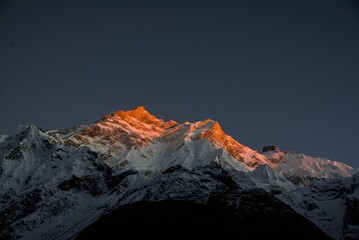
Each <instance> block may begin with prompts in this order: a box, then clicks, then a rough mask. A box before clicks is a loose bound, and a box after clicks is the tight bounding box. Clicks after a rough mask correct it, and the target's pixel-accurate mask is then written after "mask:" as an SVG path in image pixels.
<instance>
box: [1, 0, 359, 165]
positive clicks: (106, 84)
mask: <svg viewBox="0 0 359 240" xmlns="http://www.w3.org/2000/svg"><path fill="white" fill-rule="evenodd" d="M358 89H359V1H356V0H301V1H291V0H282V1H279V0H272V1H268V0H261V1H256V0H246V1H234V0H233V1H226V0H220V1H210V0H203V1H186V0H181V1H168V0H167V1H156V0H154V1H136V0H131V1H126V0H121V1H117V0H116V1H115V0H113V1H111V0H108V1H100V0H99V1H94V0H86V1H85V0H78V1H72V0H62V1H56V0H52V1H45V0H36V1H35V0H34V1H32V0H23V1H4V0H2V1H0V134H11V133H13V132H14V131H15V130H16V128H17V126H18V125H19V124H35V125H39V126H41V127H43V128H45V129H61V128H67V127H71V126H74V125H77V124H80V123H83V124H84V123H91V122H93V121H95V120H98V119H100V118H101V117H102V116H104V115H106V114H108V113H111V112H114V111H117V110H120V109H132V108H135V107H136V106H138V105H144V106H145V107H146V108H147V109H148V111H149V112H151V113H152V114H154V115H155V116H157V117H160V118H163V119H165V120H169V119H174V120H176V121H178V122H184V121H197V120H204V119H207V118H211V119H214V120H217V121H219V122H220V124H221V126H222V128H223V130H224V131H225V132H227V133H228V134H230V135H232V136H233V137H234V138H235V139H237V140H238V141H239V142H241V143H243V144H245V145H247V146H250V147H252V148H254V149H257V150H259V149H261V147H262V146H263V145H265V144H277V145H278V146H279V147H280V148H282V149H286V150H291V151H295V152H304V153H306V154H308V155H312V156H322V157H327V158H331V159H334V160H338V161H343V162H345V163H348V164H351V165H353V166H354V167H359V157H358V144H359V94H358Z"/></svg>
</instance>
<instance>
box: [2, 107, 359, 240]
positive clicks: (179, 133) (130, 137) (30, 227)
mask: <svg viewBox="0 0 359 240" xmlns="http://www.w3.org/2000/svg"><path fill="white" fill-rule="evenodd" d="M264 150H265V151H264V153H263V154H261V153H258V152H257V151H255V150H253V149H251V148H249V147H247V146H245V145H243V144H241V143H239V142H237V141H236V140H235V139H233V138H232V137H231V136H229V135H227V134H226V133H225V132H224V131H223V129H222V128H221V126H220V125H219V123H218V122H216V121H213V120H210V119H207V120H204V121H198V122H193V123H190V122H185V123H177V122H175V121H164V120H162V119H158V118H156V117H155V116H153V115H152V114H150V113H149V112H148V111H147V110H146V109H145V108H144V107H142V106H141V107H138V108H136V109H134V110H131V111H118V112H115V113H113V114H109V115H107V116H105V117H103V118H102V119H100V120H99V121H97V122H95V123H93V124H90V125H79V126H75V127H71V128H68V129H64V130H50V131H46V130H43V129H41V128H39V127H37V126H32V125H29V126H25V125H23V126H19V128H18V129H17V130H16V131H15V133H14V134H12V135H10V136H3V137H1V138H0V238H1V239H17V238H19V239H72V238H74V237H78V238H79V239H81V238H82V239H83V238H88V236H89V235H88V234H89V233H90V236H99V235H96V234H99V233H101V232H103V231H104V229H108V227H106V225H108V224H109V222H111V221H119V222H121V225H119V226H118V227H119V228H121V226H122V230H120V231H119V232H118V234H119V235H121V234H122V233H124V232H126V231H130V229H137V228H138V226H137V225H136V222H137V220H135V219H136V218H139V219H142V218H143V219H147V220H148V221H150V222H151V223H148V224H147V225H146V226H145V227H147V228H144V229H151V228H156V229H159V228H161V226H163V228H164V227H165V228H166V229H162V230H160V231H159V232H162V233H163V234H170V233H172V232H173V231H175V229H173V227H176V226H177V224H178V226H182V228H181V227H179V228H178V229H177V228H176V231H180V232H182V233H183V234H185V233H186V234H189V233H190V232H195V234H197V235H198V234H205V233H203V231H202V230H201V229H203V228H204V227H206V226H213V224H215V225H216V226H218V229H217V230H218V231H217V230H216V231H214V232H213V234H219V235H218V236H222V237H224V238H226V237H229V236H230V235H237V236H242V237H246V238H250V237H251V236H252V237H254V236H257V237H259V236H267V237H273V238H277V239H287V238H288V237H290V238H294V239H303V238H304V239H305V238H308V236H315V239H331V238H336V239H339V238H341V237H344V239H351V238H355V236H357V235H359V230H358V228H359V223H358V221H357V219H358V218H357V216H358V214H359V207H358V206H359V204H358V202H359V200H358V199H359V198H358V197H357V196H358V194H357V186H358V185H357V175H354V176H352V175H353V174H354V173H355V170H354V169H353V168H351V167H349V166H347V165H345V164H343V163H339V162H335V161H330V160H326V159H318V158H312V157H308V156H306V155H303V154H292V153H289V152H285V151H281V150H279V148H277V147H275V146H267V147H265V149H264ZM344 177H345V178H344ZM149 208H154V209H157V210H156V211H152V212H148V211H149V210H148V209H149ZM178 209H182V210H183V211H178ZM143 211H144V212H148V214H151V215H153V217H148V216H145V213H143V214H142V215H141V212H143ZM191 212H193V213H194V215H193V220H195V219H197V220H198V221H199V220H201V221H202V220H203V219H204V218H205V219H206V221H203V223H200V224H196V226H197V227H195V226H193V224H194V222H191V221H188V218H189V215H188V214H189V213H191ZM132 214H133V216H137V217H136V218H134V217H133V216H132ZM186 214H187V215H186ZM207 214H208V215H207ZM131 216H132V217H131ZM127 218H129V219H132V220H131V221H130V222H128V221H126V219H127ZM211 218H212V219H211ZM167 219H176V224H175V225H173V224H172V225H168V222H167ZM211 220H212V221H211ZM291 220H293V221H292V222H291ZM152 221H157V222H152ZM233 222H237V224H233ZM274 222H276V223H278V224H273V223H274ZM142 223H144V222H143V221H142ZM152 223H153V224H152ZM227 223H228V227H229V228H230V229H231V231H227V232H225V233H224V232H223V231H222V230H220V229H222V228H223V227H225V224H227ZM279 223H280V224H279ZM111 226H113V225H111ZM255 226H257V227H255ZM142 227H144V226H142ZM84 229H85V230H84ZM188 229H190V230H188ZM211 229H212V227H211ZM187 230H188V231H187ZM106 231H107V230H106ZM156 231H157V230H156ZM201 232H202V233H201ZM149 234H150V233H149ZM153 234H155V233H153ZM156 234H157V233H156ZM220 234H222V235H220ZM100 235H101V234H100ZM102 235H103V233H102ZM84 236H85V237H84ZM153 236H156V235H153ZM176 236H181V234H180V233H179V234H177V235H172V236H171V237H172V238H173V237H174V238H176ZM198 236H200V235H198ZM203 236H204V235H203ZM119 237H120V236H119ZM168 237H169V236H168V235H162V238H168ZM159 238H161V237H159ZM309 238H310V237H309Z"/></svg>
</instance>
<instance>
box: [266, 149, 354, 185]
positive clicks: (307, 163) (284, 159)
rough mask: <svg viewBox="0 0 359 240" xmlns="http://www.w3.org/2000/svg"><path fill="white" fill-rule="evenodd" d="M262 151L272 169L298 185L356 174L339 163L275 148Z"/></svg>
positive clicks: (350, 168) (348, 167)
mask: <svg viewBox="0 0 359 240" xmlns="http://www.w3.org/2000/svg"><path fill="white" fill-rule="evenodd" d="M263 150H264V151H263V155H264V156H265V157H266V158H267V159H268V160H269V161H270V162H271V167H272V168H273V169H275V170H277V171H278V172H279V173H281V174H283V175H284V176H286V177H287V178H288V179H290V180H291V181H293V182H295V183H299V184H309V183H310V182H311V181H312V180H313V179H327V178H341V177H350V176H352V175H353V174H354V173H356V172H357V171H356V170H355V169H353V168H352V167H350V166H348V165H346V164H344V163H341V162H336V161H332V160H329V159H325V158H314V157H310V156H306V155H304V154H302V153H292V152H287V151H281V150H280V149H279V148H278V147H276V146H266V147H264V148H263Z"/></svg>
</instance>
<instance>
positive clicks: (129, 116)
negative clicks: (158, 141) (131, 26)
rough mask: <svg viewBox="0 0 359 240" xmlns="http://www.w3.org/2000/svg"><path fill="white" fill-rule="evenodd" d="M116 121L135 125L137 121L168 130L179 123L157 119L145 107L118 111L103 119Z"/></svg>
mask: <svg viewBox="0 0 359 240" xmlns="http://www.w3.org/2000/svg"><path fill="white" fill-rule="evenodd" d="M116 120H124V121H126V122H129V123H133V122H134V120H135V121H138V122H140V123H145V124H149V125H154V126H157V127H159V128H168V127H171V126H173V125H175V124H177V122H175V121H173V120H171V121H169V122H165V121H163V120H162V119H158V118H156V117H155V116H153V115H152V114H151V113H149V112H148V111H147V110H146V109H145V107H143V106H139V107H137V108H136V109H134V110H130V111H123V110H121V111H117V112H114V113H112V114H109V115H107V116H105V117H104V118H103V121H116Z"/></svg>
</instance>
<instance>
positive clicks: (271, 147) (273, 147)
mask: <svg viewBox="0 0 359 240" xmlns="http://www.w3.org/2000/svg"><path fill="white" fill-rule="evenodd" d="M269 151H273V152H280V149H279V148H278V147H277V146H276V145H267V146H264V147H263V149H262V152H263V153H264V152H269Z"/></svg>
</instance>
